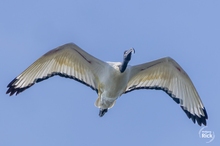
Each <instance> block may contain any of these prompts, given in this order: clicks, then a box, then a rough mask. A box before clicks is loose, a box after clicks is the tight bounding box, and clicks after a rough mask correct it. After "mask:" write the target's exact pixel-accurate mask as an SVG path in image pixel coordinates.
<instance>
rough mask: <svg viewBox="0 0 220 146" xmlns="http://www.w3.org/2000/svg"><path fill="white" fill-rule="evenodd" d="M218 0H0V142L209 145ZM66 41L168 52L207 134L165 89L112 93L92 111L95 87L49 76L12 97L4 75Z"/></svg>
mask: <svg viewBox="0 0 220 146" xmlns="http://www.w3.org/2000/svg"><path fill="white" fill-rule="evenodd" d="M219 14H220V1H219V0H209V1H208V0H184V1H176V0H166V1H165V0H164V1H163V0H136V1H132V0H127V1H123V0H62V1H61V0H56V1H54V0H37V1H30V0H20V1H15V0H1V1H0V18H1V20H0V50H1V53H0V62H1V64H0V69H1V72H0V145H1V146H30V145H31V146H49V145H51V146H60V145H65V146H72V145H77V146H88V145H90V146H92V145H96V146H101V145H105V146H112V145H141V146H142V145H178V146H189V145H201V146H203V145H204V146H206V145H213V146H216V145H219V143H220V140H219V135H220V126H219V123H220V116H219V102H220V98H219V96H220V94H219V92H218V91H219V81H220V76H219V74H220V67H219V62H220V19H219ZM69 42H73V43H75V44H77V45H78V46H80V47H81V48H82V49H84V50H85V51H87V52H88V53H90V54H92V55H93V56H95V57H97V58H99V59H101V60H104V61H122V57H123V52H124V51H125V50H127V49H129V48H131V47H133V48H135V51H136V52H135V54H134V55H133V56H132V59H131V61H130V65H136V64H141V63H145V62H148V61H152V60H156V59H159V58H162V57H166V56H170V57H172V58H173V59H175V60H176V61H177V62H178V63H179V64H180V65H181V66H182V68H183V69H184V70H185V71H186V72H187V73H188V75H189V76H190V78H191V80H192V81H193V83H194V85H195V87H196V89H197V91H198V93H199V95H200V97H201V99H202V101H203V103H204V105H205V107H206V110H207V113H208V116H209V119H208V121H207V127H203V128H204V129H203V130H206V131H211V132H212V134H213V133H214V134H213V135H215V138H214V139H213V141H212V142H210V143H207V142H208V141H210V139H209V138H201V133H200V135H199V131H201V128H202V127H200V126H198V125H197V124H194V123H193V122H192V121H191V119H188V117H187V116H186V114H185V113H184V112H183V111H182V109H181V108H180V106H179V105H178V104H176V103H175V102H174V101H173V100H172V99H171V98H170V97H169V96H168V95H167V94H166V93H165V92H163V91H158V90H137V91H133V92H130V93H128V94H124V95H122V96H121V97H120V98H119V99H118V100H117V102H116V104H115V106H114V107H113V108H112V109H110V110H109V111H108V113H106V114H105V115H104V116H103V117H102V118H100V117H99V116H98V113H99V109H98V108H96V107H95V106H94V102H95V100H96V98H97V94H96V92H95V91H93V90H91V89H90V88H89V87H87V86H85V85H83V84H80V83H78V82H76V81H74V80H71V79H66V78H61V77H58V76H56V77H53V78H49V79H48V80H45V81H43V82H40V83H37V84H35V85H34V86H32V87H31V88H29V89H27V90H25V91H24V92H22V93H21V94H19V95H17V96H11V97H9V96H8V95H6V94H5V92H6V90H7V87H6V86H7V85H8V83H9V82H10V81H11V80H12V79H14V78H15V77H16V76H17V75H19V74H20V73H21V72H22V71H23V70H24V69H26V68H27V67H28V66H29V65H30V64H31V63H33V62H34V61H35V60H36V59H38V58H39V57H40V56H42V55H43V54H44V53H46V52H47V51H49V50H51V49H53V48H56V47H57V46H60V45H63V44H65V43H69Z"/></svg>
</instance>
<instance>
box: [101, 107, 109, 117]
mask: <svg viewBox="0 0 220 146" xmlns="http://www.w3.org/2000/svg"><path fill="white" fill-rule="evenodd" d="M107 112H108V109H101V108H100V109H99V116H100V117H102V116H104V114H105V113H107Z"/></svg>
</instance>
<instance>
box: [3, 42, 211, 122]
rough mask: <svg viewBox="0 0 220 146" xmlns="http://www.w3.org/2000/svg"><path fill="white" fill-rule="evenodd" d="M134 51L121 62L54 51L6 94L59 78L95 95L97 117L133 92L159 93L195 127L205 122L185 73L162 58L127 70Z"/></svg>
mask: <svg viewBox="0 0 220 146" xmlns="http://www.w3.org/2000/svg"><path fill="white" fill-rule="evenodd" d="M132 52H134V49H130V50H127V51H125V52H124V61H123V62H122V63H121V62H104V61H101V60H99V59H97V58H95V57H93V56H92V55H90V54H88V53H87V52H85V51H84V50H82V49H81V48H79V47H78V46H77V45H75V44H73V43H69V44H65V45H63V46H60V47H58V48H55V49H53V50H51V51H49V52H47V53H46V54H44V55H43V56H42V57H40V58H39V59H38V60H36V61H35V62H34V63H33V64H32V65H31V66H29V67H28V68H27V69H26V70H25V71H23V72H22V73H21V74H20V75H19V76H18V77H16V78H15V79H14V80H12V81H11V82H10V83H9V84H8V86H7V87H8V90H7V92H6V93H7V94H10V95H13V94H16V95H17V94H18V93H20V92H22V91H24V90H25V89H27V88H29V87H31V86H32V85H34V84H35V83H37V82H40V81H42V80H44V79H47V78H49V77H52V76H54V75H60V76H62V77H67V78H71V79H74V80H76V81H79V82H81V83H83V84H85V85H87V86H90V87H91V88H92V89H93V90H95V91H96V92H97V94H98V99H97V100H96V102H95V105H96V106H97V107H98V108H100V113H99V115H100V116H103V115H104V114H105V113H106V112H107V110H108V109H109V108H111V107H113V106H114V104H115V101H116V100H117V98H118V97H119V96H121V95H122V94H124V93H127V92H131V91H133V90H137V89H160V90H163V91H165V92H166V93H167V94H169V95H170V97H172V98H173V99H174V100H175V101H176V102H177V103H179V104H180V106H181V108H182V109H183V110H184V111H185V113H186V114H187V116H188V117H189V118H191V119H192V120H193V122H194V123H195V121H197V123H198V124H199V125H202V124H203V125H206V119H208V116H207V113H206V110H205V107H204V105H203V103H202V101H201V99H200V97H199V95H198V93H197V91H196V89H195V87H194V85H193V83H192V81H191V80H190V78H189V76H188V75H187V73H186V72H185V71H184V70H183V69H182V68H181V67H180V65H179V64H178V63H177V62H175V61H174V60H173V59H172V58H170V57H166V58H162V59H158V60H155V61H152V62H149V63H144V64H140V65H136V66H127V63H128V62H129V61H130V59H131V54H132Z"/></svg>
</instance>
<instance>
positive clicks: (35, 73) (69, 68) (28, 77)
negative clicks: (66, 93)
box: [6, 43, 107, 95]
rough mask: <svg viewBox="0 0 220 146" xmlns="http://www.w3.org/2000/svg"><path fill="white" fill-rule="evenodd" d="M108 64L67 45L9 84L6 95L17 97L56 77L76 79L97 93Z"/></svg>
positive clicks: (48, 55) (41, 58) (41, 59)
mask: <svg viewBox="0 0 220 146" xmlns="http://www.w3.org/2000/svg"><path fill="white" fill-rule="evenodd" d="M106 64H107V63H105V62H103V61H101V60H99V59H97V58H95V57H93V56H92V55H90V54H88V53H87V52H85V51H84V50H82V49H81V48H79V47H78V46H77V45H75V44H73V43H69V44H65V45H62V46H60V47H57V48H55V49H53V50H51V51H49V52H47V53H46V54H44V55H43V56H42V57H40V58H39V59H38V60H36V61H35V62H34V63H33V64H32V65H30V66H29V67H28V68H27V69H26V70H24V71H23V72H22V73H21V74H20V75H18V76H17V77H16V78H15V79H14V80H12V81H11V82H10V83H9V84H8V86H7V87H8V90H7V92H6V93H7V94H9V95H13V94H16V95H17V94H19V93H20V92H22V91H24V90H25V89H27V88H29V87H31V86H32V85H34V84H35V83H37V82H40V81H42V80H45V79H47V78H49V77H52V76H54V75H59V76H62V77H67V78H71V79H74V80H76V81H79V82H81V83H84V84H85V85H87V86H90V87H91V88H92V89H94V90H96V92H97V90H98V89H97V88H98V87H97V85H98V83H99V81H98V79H99V78H98V77H99V76H100V72H101V71H100V70H102V69H103V68H104V67H105V65H106ZM99 71H100V72H99Z"/></svg>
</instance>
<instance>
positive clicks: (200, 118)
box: [125, 85, 208, 126]
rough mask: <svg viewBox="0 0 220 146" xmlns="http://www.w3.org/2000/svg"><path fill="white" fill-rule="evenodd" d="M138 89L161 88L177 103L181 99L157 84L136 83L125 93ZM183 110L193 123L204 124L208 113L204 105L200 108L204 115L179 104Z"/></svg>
mask: <svg viewBox="0 0 220 146" xmlns="http://www.w3.org/2000/svg"><path fill="white" fill-rule="evenodd" d="M139 89H155V90H163V91H165V92H166V93H167V94H168V95H169V96H170V97H171V98H172V99H173V100H174V101H175V102H176V103H177V104H180V102H181V99H179V98H176V96H175V95H173V94H172V92H171V91H169V90H168V89H167V88H163V87H158V86H152V87H136V85H134V86H132V87H130V88H129V90H127V91H126V92H125V93H128V92H131V91H133V90H139ZM180 107H181V108H182V109H183V111H184V112H185V113H186V115H187V117H188V118H189V119H192V121H193V123H196V122H197V123H198V125H199V126H202V125H205V126H206V124H207V123H206V120H207V119H208V114H207V112H206V109H205V107H204V108H201V109H200V110H201V111H203V113H204V116H203V115H200V116H198V115H194V114H192V113H190V112H189V111H188V110H187V109H186V108H185V107H183V106H180Z"/></svg>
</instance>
